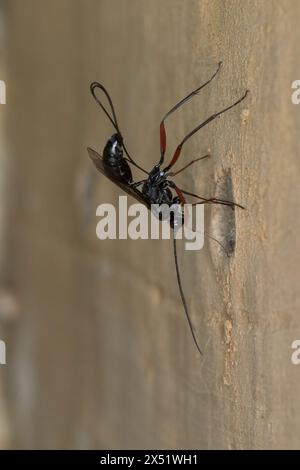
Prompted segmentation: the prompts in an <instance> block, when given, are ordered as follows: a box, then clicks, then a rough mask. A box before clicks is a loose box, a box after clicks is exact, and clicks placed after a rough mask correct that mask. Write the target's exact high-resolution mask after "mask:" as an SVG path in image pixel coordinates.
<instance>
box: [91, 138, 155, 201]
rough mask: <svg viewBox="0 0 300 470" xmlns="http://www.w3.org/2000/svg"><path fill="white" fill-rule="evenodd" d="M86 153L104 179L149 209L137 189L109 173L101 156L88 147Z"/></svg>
mask: <svg viewBox="0 0 300 470" xmlns="http://www.w3.org/2000/svg"><path fill="white" fill-rule="evenodd" d="M87 151H88V154H89V157H90V159H91V160H92V162H93V163H94V165H95V167H96V168H97V170H98V171H100V173H102V174H103V175H104V176H106V178H108V179H109V180H110V181H112V182H113V183H114V184H116V185H117V186H119V188H121V189H123V191H125V193H127V194H129V196H132V197H134V198H135V199H136V200H137V201H138V202H140V203H141V204H144V205H145V206H146V207H147V208H148V209H150V208H151V207H150V203H149V202H148V201H147V199H146V198H145V197H144V195H143V194H142V193H141V192H140V191H139V190H138V189H136V188H132V187H131V186H129V185H128V184H126V183H125V182H124V181H122V179H121V178H118V176H117V175H116V174H114V173H113V172H112V171H110V169H109V167H108V166H106V165H104V163H103V160H102V158H101V156H100V155H99V153H97V152H96V151H95V150H93V149H91V148H90V147H88V149H87Z"/></svg>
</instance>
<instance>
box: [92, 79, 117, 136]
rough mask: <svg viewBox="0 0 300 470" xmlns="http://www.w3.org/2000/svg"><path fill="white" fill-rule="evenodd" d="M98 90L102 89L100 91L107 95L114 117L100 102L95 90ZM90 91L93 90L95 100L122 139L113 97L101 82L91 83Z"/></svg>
mask: <svg viewBox="0 0 300 470" xmlns="http://www.w3.org/2000/svg"><path fill="white" fill-rule="evenodd" d="M96 88H100V90H102V91H103V93H104V94H105V96H106V98H107V101H108V102H109V105H110V109H111V112H112V117H111V115H110V114H109V112H108V111H107V109H106V108H105V106H103V104H102V103H101V101H100V100H99V98H98V96H97V95H96V92H95V89H96ZM90 90H91V93H92V95H93V98H94V99H95V100H96V101H97V103H98V104H99V106H100V107H101V109H102V110H103V111H104V112H105V114H106V116H107V117H108V119H109V120H110V122H111V123H112V125H113V126H114V128H115V129H116V131H117V133H118V134H120V136H121V137H122V134H121V132H120V129H119V125H118V121H117V116H116V113H115V109H114V105H113V103H112V99H111V97H110V96H109V93H108V91H107V90H106V89H105V88H104V86H103V85H101V83H99V82H93V83H91V85H90Z"/></svg>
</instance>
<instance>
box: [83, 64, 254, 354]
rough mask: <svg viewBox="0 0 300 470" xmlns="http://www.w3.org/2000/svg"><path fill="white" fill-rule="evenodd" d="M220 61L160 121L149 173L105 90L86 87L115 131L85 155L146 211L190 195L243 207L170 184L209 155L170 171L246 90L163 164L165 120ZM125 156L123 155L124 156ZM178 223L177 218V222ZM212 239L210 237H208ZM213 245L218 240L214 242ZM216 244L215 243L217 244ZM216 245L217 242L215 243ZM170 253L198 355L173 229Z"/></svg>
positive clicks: (179, 202) (96, 85)
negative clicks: (103, 99) (100, 146)
mask: <svg viewBox="0 0 300 470" xmlns="http://www.w3.org/2000/svg"><path fill="white" fill-rule="evenodd" d="M221 65H222V62H219V64H218V68H217V70H216V71H215V73H214V74H213V75H212V76H211V77H210V78H209V80H207V81H206V82H205V83H203V84H202V85H201V86H199V87H198V88H196V89H195V90H193V91H192V92H191V93H189V94H188V95H187V96H185V97H184V98H183V99H182V100H180V101H179V102H178V103H176V104H175V105H174V106H173V107H172V108H171V109H170V110H169V111H168V112H167V113H166V114H165V115H164V116H163V118H162V120H161V122H160V126H159V129H160V158H159V161H158V163H157V164H156V165H155V166H154V167H153V168H152V169H151V170H150V171H147V170H145V169H144V168H143V167H142V166H140V165H139V164H138V163H137V162H136V161H135V160H134V159H133V158H132V157H131V155H130V154H129V152H128V150H127V147H126V145H125V143H124V139H123V136H122V133H121V131H120V128H119V124H118V121H117V117H116V113H115V109H114V106H113V103H112V100H111V97H110V95H109V93H108V92H107V90H106V89H105V87H104V86H103V85H102V84H101V83H99V82H93V83H91V85H90V90H91V93H92V95H93V97H94V99H95V100H96V101H97V103H98V104H99V106H100V107H101V108H102V110H103V111H104V113H105V114H106V116H107V118H108V119H109V121H110V122H111V124H112V125H113V127H114V129H115V131H116V132H115V133H114V134H113V135H112V136H111V137H110V138H109V139H108V141H107V143H106V145H105V147H104V150H103V153H102V156H100V155H99V154H98V153H97V152H96V151H95V150H93V149H91V148H88V149H87V150H88V153H89V156H90V158H91V160H92V161H93V163H94V165H95V166H96V168H97V170H98V171H99V172H100V173H102V174H103V175H104V176H106V177H107V178H108V179H110V181H112V183H114V184H116V185H117V186H119V188H121V189H122V190H123V191H125V192H126V193H127V194H129V195H130V196H133V197H134V198H135V199H136V200H137V201H139V202H140V203H142V204H144V205H145V206H146V207H147V208H148V209H149V210H150V209H151V205H152V204H159V205H161V204H166V205H167V206H169V207H171V206H174V205H178V206H179V207H183V206H184V204H186V202H187V201H186V198H185V196H190V197H192V198H194V199H196V200H197V202H194V203H192V205H197V204H222V205H225V206H228V207H231V208H232V209H233V208H234V207H239V208H241V209H244V207H243V206H241V205H240V204H237V203H235V202H233V201H227V200H225V199H218V198H204V197H202V196H198V195H197V194H194V193H191V192H189V191H186V190H185V189H182V188H179V186H177V184H176V183H175V182H174V181H173V179H172V178H174V177H176V176H177V175H178V174H179V173H181V172H183V171H184V170H186V169H187V168H189V167H190V166H191V165H194V164H195V163H197V162H199V161H201V160H204V159H205V158H208V157H209V156H210V155H204V156H203V157H200V158H196V159H194V160H192V161H190V162H189V163H188V164H187V165H185V166H183V167H182V168H180V169H179V170H176V171H173V167H174V165H175V163H176V162H177V161H178V160H179V158H180V157H181V155H182V148H183V146H184V144H185V143H186V142H187V141H188V140H189V139H190V138H191V137H192V136H193V135H194V134H196V132H198V131H199V130H200V129H202V128H203V127H204V126H206V125H207V124H208V123H210V122H211V121H213V120H214V119H216V118H218V117H219V116H220V115H221V114H224V113H225V112H227V111H229V110H230V109H231V108H233V107H235V106H236V105H238V104H239V103H241V102H242V101H243V100H244V99H245V98H246V96H247V94H248V92H249V90H247V91H246V92H245V93H244V95H243V96H242V97H241V98H239V99H238V100H237V101H236V102H234V103H233V104H231V105H230V106H228V107H226V108H224V109H222V110H221V111H219V112H217V113H214V114H212V115H211V116H210V117H208V118H207V119H206V120H205V121H204V122H202V123H200V124H199V125H198V126H196V127H195V128H194V129H193V130H192V131H190V132H189V133H188V134H187V135H186V136H185V137H184V138H183V139H182V141H181V142H180V143H179V144H178V145H177V147H176V150H175V152H174V154H173V156H172V158H171V160H170V161H169V163H168V164H167V165H165V153H166V147H167V136H166V129H165V121H166V120H167V118H168V117H169V116H170V115H171V114H173V113H174V112H175V111H176V110H177V109H179V108H180V107H181V106H182V105H183V104H185V103H186V102H188V101H190V100H191V99H192V98H193V97H194V96H196V95H198V93H199V92H200V90H202V89H203V88H204V87H205V86H206V85H208V84H209V83H210V82H211V81H212V80H213V79H214V78H215V77H216V76H217V74H218V72H219V71H220V68H221ZM96 90H101V92H102V93H103V94H104V95H105V97H106V99H107V101H108V104H109V107H110V111H108V110H107V109H106V107H105V106H104V105H103V103H102V102H101V101H100V99H99V97H98V95H97V94H96ZM124 154H125V155H124ZM131 165H132V166H134V167H136V168H138V169H139V170H140V171H141V172H143V173H144V175H145V177H144V178H143V179H141V180H138V181H134V180H133V176H132V171H131ZM177 220H178V219H177ZM180 223H183V212H182V216H181V221H180ZM170 225H171V227H172V229H176V226H175V225H176V224H175V219H172V218H171V219H170ZM211 238H213V237H211ZM214 240H215V241H216V242H218V240H216V239H214ZM218 243H219V242H218ZM219 244H220V243H219ZM173 250H174V259H175V268H176V277H177V283H178V288H179V292H180V296H181V300H182V304H183V307H184V311H185V315H186V318H187V321H188V324H189V327H190V330H191V334H192V336H193V340H194V343H195V345H196V347H197V349H198V351H199V353H200V354H202V351H201V349H200V346H199V343H198V341H197V338H196V335H195V331H194V328H193V325H192V322H191V318H190V314H189V311H188V307H187V303H186V299H185V296H184V292H183V289H182V282H181V276H180V271H179V266H178V256H177V247H176V237H175V234H174V230H173Z"/></svg>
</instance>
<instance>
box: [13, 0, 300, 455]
mask: <svg viewBox="0 0 300 470" xmlns="http://www.w3.org/2000/svg"><path fill="white" fill-rule="evenodd" d="M4 3H5V4H6V7H7V8H6V15H7V16H6V18H7V23H6V24H7V34H8V45H7V47H8V54H7V67H8V71H9V82H8V90H9V100H8V103H9V104H8V105H6V106H9V110H8V118H7V126H6V127H7V137H8V142H9V155H10V158H11V161H12V167H13V171H12V175H11V177H10V178H11V179H10V181H9V200H10V206H11V210H10V216H9V224H10V225H9V228H10V233H9V247H8V252H7V268H6V271H7V273H6V278H7V280H9V282H10V285H11V286H12V288H13V290H14V292H15V295H16V296H17V298H18V300H19V302H20V315H19V317H18V320H17V321H15V323H14V325H13V327H12V328H9V332H8V333H7V341H8V342H9V363H8V365H7V366H6V367H7V371H8V373H7V375H8V378H7V379H6V382H5V383H6V389H7V396H8V398H7V400H8V406H9V408H8V410H9V416H10V421H11V426H12V440H11V446H12V447H21V448H33V447H34V448H54V447H56V448H66V447H67V448H82V447H84V448H95V447H98V448H99V447H106V448H204V449H208V448H209V449H214V448H224V449H237V448H238V449H246V448H250V449H254V448H282V447H286V448H297V447H299V444H300V442H299V439H300V438H299V436H300V420H299V416H300V405H299V383H300V382H299V373H300V369H299V370H298V369H297V366H293V365H292V364H291V361H290V355H291V349H290V345H291V342H292V340H294V339H297V336H298V337H299V336H300V325H299V311H300V310H299V307H300V305H299V304H300V301H299V294H298V290H299V289H298V284H299V282H298V278H299V276H298V273H299V262H300V260H299V243H297V239H298V238H299V237H298V233H299V229H300V227H299V217H298V212H297V209H298V200H299V184H298V181H299V163H298V162H299V151H300V140H299V125H300V108H299V109H298V108H297V106H294V105H292V103H291V99H290V95H291V82H292V81H293V80H295V79H297V78H299V73H300V53H299V52H300V51H299V44H300V32H299V20H300V2H298V1H268V2H262V1H248V0H246V1H227V2H223V1H217V0H210V1H209V0H201V1H199V0H198V1H193V0H188V1H184V2H183V1H181V0H164V1H163V2H161V1H160V0H151V1H148V0H147V1H146V0H130V1H129V0H126V1H122V0H113V1H111V0H110V1H92V0H88V1H83V0H82V1H79V0H73V1H71V0H63V1H61V0H59V1H58V0H54V1H51V2H50V1H46V0H42V1H37V0H27V2H23V1H22V0H13V1H10V2H4ZM220 60H222V61H223V68H222V71H221V73H220V75H219V76H218V78H217V79H216V80H215V81H214V83H212V84H211V85H210V86H209V87H208V88H207V89H206V90H205V91H203V93H201V95H199V97H197V98H195V99H194V100H193V101H192V102H191V103H190V104H188V105H186V106H185V107H184V108H183V109H182V110H180V112H178V113H177V114H176V115H174V116H173V117H172V118H171V119H170V121H169V122H168V124H167V128H168V150H169V152H171V151H172V149H174V148H175V146H176V145H177V143H178V142H179V141H180V140H181V138H182V137H183V136H184V135H185V133H186V132H187V131H189V130H190V129H192V128H193V127H194V126H195V125H196V124H198V123H199V122H200V121H201V120H204V119H205V118H206V117H208V116H209V115H210V114H211V113H213V112H215V111H217V110H219V109H222V108H223V107H224V106H226V105H229V104H231V103H232V102H233V101H234V100H236V99H237V98H238V97H240V96H241V95H242V94H243V93H244V91H245V89H247V88H249V89H250V90H251V94H250V95H249V97H248V98H247V100H246V101H245V102H244V103H243V104H242V105H241V106H239V107H237V108H235V109H233V110H231V111H230V112H228V114H227V115H224V116H223V117H221V118H220V119H219V120H217V122H214V123H212V124H210V125H209V126H207V127H206V128H205V129H203V131H202V132H201V133H199V134H198V135H197V136H195V137H194V138H193V139H192V140H191V141H190V142H189V143H188V144H187V146H186V148H185V151H184V157H183V159H184V161H185V162H187V161H188V160H189V159H191V158H195V157H198V156H201V155H204V154H205V153H207V151H208V149H209V151H210V152H211V155H212V158H211V159H210V161H203V162H201V163H199V164H198V165H197V166H195V167H194V168H193V169H190V170H187V171H186V172H185V173H184V174H183V175H182V176H180V179H179V177H178V179H179V180H180V182H181V185H182V186H183V187H185V188H187V189H188V190H190V191H192V192H197V193H199V194H202V195H203V196H209V195H215V194H217V195H219V197H229V196H231V195H232V197H233V198H234V199H235V200H236V201H238V202H240V203H241V204H243V205H244V206H246V208H247V210H246V211H242V210H237V211H236V212H235V216H234V217H232V213H231V212H230V210H228V209H227V208H223V207H210V208H207V209H206V213H205V217H206V228H207V229H208V231H209V232H210V233H211V234H212V235H214V236H216V237H217V238H221V239H222V240H223V241H224V240H225V242H226V240H227V241H228V240H229V239H230V236H231V237H232V236H234V232H233V235H232V233H231V234H230V230H232V229H234V228H235V237H236V246H235V250H234V253H233V254H232V256H231V257H230V259H228V258H226V256H224V253H223V252H222V251H220V250H219V248H218V245H217V244H215V243H214V242H213V241H212V240H206V244H205V248H204V249H203V250H202V251H200V252H197V253H193V252H186V251H184V250H183V247H181V248H180V256H179V257H180V260H179V262H180V265H181V267H182V273H183V282H184V288H185V291H186V295H187V299H188V304H189V306H190V309H191V314H192V319H193V322H194V324H195V327H196V329H197V334H198V337H199V340H200V342H201V344H202V348H203V350H204V356H203V358H200V357H199V355H198V354H197V351H196V349H195V347H194V344H193V342H192V340H191V336H190V332H189V330H188V327H187V324H186V320H185V317H184V313H183V309H182V305H181V303H180V299H179V294H178V290H177V286H176V278H175V272H174V260H173V258H172V246H171V243H170V242H169V241H163V242H161V241H147V240H143V241H131V240H123V241H107V242H100V241H99V240H97V239H96V237H95V226H96V217H95V208H96V206H97V205H98V204H99V203H101V202H116V201H117V197H118V190H116V188H114V187H112V186H111V185H110V184H109V182H108V181H105V179H104V178H103V177H101V176H98V175H97V174H96V173H95V171H94V168H93V167H92V165H91V163H90V161H89V160H88V157H87V152H86V147H87V146H91V147H93V148H96V149H97V150H98V151H101V150H102V148H103V146H104V144H105V142H106V139H107V138H108V137H109V136H110V134H111V133H112V129H111V127H110V125H109V123H108V122H107V120H106V119H105V116H104V115H103V113H101V111H100V110H99V109H97V107H96V105H95V103H94V102H93V100H92V99H91V96H90V94H89V83H90V82H91V81H93V80H99V81H101V82H102V83H104V84H105V85H106V86H107V88H108V89H109V91H110V93H111V95H112V97H113V100H114V103H115V106H116V109H117V112H118V116H119V122H120V125H121V127H122V130H123V134H124V136H125V138H126V142H127V145H128V148H129V149H130V151H131V152H132V154H133V155H134V156H135V157H136V159H137V160H138V161H139V162H140V163H141V164H142V165H144V166H146V167H147V168H151V166H153V164H154V163H155V162H157V159H158V155H159V138H158V137H159V136H158V128H159V122H160V119H161V117H162V116H163V114H164V113H165V112H166V111H167V110H168V109H169V108H170V107H171V106H172V105H173V104H174V103H175V102H176V101H177V100H178V99H179V98H181V97H182V96H184V94H186V93H187V92H189V91H190V90H191V89H193V88H195V87H196V86H197V85H199V84H201V83H202V82H204V81H205V80H207V79H208V77H209V76H210V75H211V74H212V73H213V71H214V70H215V68H216V65H217V63H218V62H219V61H220Z"/></svg>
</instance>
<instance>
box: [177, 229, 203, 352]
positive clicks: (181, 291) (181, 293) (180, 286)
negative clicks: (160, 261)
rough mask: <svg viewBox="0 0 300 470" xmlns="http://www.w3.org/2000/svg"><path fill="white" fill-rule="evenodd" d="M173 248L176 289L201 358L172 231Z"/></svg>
mask: <svg viewBox="0 0 300 470" xmlns="http://www.w3.org/2000/svg"><path fill="white" fill-rule="evenodd" d="M173 248H174V259H175V267H176V276H177V283H178V287H179V292H180V297H181V300H182V305H183V308H184V312H185V316H186V318H187V321H188V324H189V327H190V330H191V333H192V336H193V340H194V343H195V345H196V348H197V349H198V351H199V353H200V354H201V356H202V355H203V353H202V351H201V349H200V346H199V344H198V341H197V338H196V335H195V332H194V328H193V325H192V321H191V318H190V315H189V311H188V308H187V304H186V300H185V297H184V293H183V289H182V284H181V278H180V273H179V266H178V258H177V247H176V238H175V232H174V230H173Z"/></svg>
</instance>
